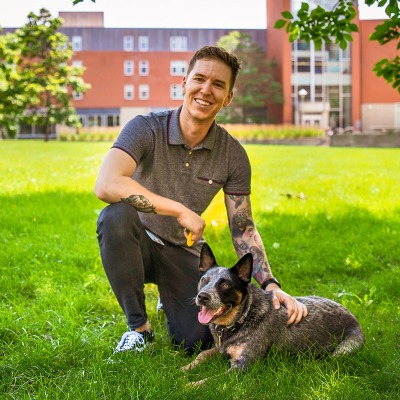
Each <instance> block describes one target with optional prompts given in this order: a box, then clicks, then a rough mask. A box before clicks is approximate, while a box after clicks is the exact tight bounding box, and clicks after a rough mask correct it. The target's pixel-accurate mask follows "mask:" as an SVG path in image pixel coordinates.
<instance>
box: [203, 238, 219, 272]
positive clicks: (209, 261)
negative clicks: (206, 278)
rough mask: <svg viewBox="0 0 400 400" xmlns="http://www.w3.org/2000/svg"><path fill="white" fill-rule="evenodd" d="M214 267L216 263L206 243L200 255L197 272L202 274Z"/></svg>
mask: <svg viewBox="0 0 400 400" xmlns="http://www.w3.org/2000/svg"><path fill="white" fill-rule="evenodd" d="M216 265H217V262H216V261H215V257H214V254H213V252H212V251H211V249H210V246H209V245H208V244H207V243H204V244H203V247H202V248H201V253H200V265H199V271H200V272H201V273H202V274H204V273H205V272H206V271H208V270H209V269H210V268H211V267H215V266H216Z"/></svg>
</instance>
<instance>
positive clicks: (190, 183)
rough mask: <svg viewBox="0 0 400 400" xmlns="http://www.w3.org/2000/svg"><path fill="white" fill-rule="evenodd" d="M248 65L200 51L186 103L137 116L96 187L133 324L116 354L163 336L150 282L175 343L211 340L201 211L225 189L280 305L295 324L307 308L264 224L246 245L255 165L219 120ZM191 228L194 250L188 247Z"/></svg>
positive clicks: (105, 254) (185, 84) (120, 292)
mask: <svg viewBox="0 0 400 400" xmlns="http://www.w3.org/2000/svg"><path fill="white" fill-rule="evenodd" d="M239 69H240V63H239V61H238V59H237V58H236V57H235V56H234V55H232V54H229V53H228V52H226V51H225V50H224V49H222V48H219V47H215V46H206V47H203V48H202V49H200V50H198V51H197V52H196V53H195V54H194V56H193V58H192V59H191V61H190V63H189V67H188V71H187V75H186V76H185V77H184V78H183V80H182V89H183V93H184V96H185V97H184V101H183V104H182V106H181V107H180V108H179V109H177V110H174V111H165V112H160V113H151V114H149V115H147V116H137V117H135V118H134V119H132V120H131V121H130V122H128V124H127V125H126V126H125V127H124V128H123V130H122V131H121V134H120V136H119V137H118V139H117V141H116V142H115V143H114V145H113V147H112V148H111V149H110V150H109V152H108V154H107V155H106V157H105V158H104V160H103V163H102V165H101V167H100V171H99V175H98V178H97V181H96V185H95V193H96V195H97V197H98V198H99V199H101V200H103V201H105V202H107V203H109V206H107V207H105V208H104V210H103V211H102V212H101V214H100V216H99V220H98V231H97V232H98V239H99V245H100V252H101V257H102V261H103V266H104V269H105V272H106V274H107V277H108V279H109V281H110V284H111V287H112V289H113V291H114V293H115V295H116V298H117V300H118V302H119V304H120V306H121V307H122V309H123V311H124V312H125V315H126V317H127V321H128V326H129V331H128V332H126V333H125V334H124V335H123V336H122V338H121V341H120V343H119V344H118V346H117V348H116V351H125V350H136V351H141V350H143V349H144V348H145V347H146V345H147V343H149V342H151V341H153V339H154V333H153V331H152V329H151V326H150V323H149V320H148V318H147V313H146V307H145V296H144V284H145V283H150V282H152V283H155V284H157V285H158V289H159V293H160V297H161V301H162V304H163V308H164V312H165V315H166V319H167V328H168V333H169V335H170V337H171V339H172V340H173V342H174V343H176V344H179V345H183V346H184V348H185V349H187V350H188V351H192V350H194V348H195V347H196V346H197V345H198V344H199V343H200V344H201V345H202V347H207V346H209V345H210V343H211V341H212V338H211V335H210V333H209V330H208V327H207V326H203V325H201V324H200V323H199V322H198V320H197V313H198V309H197V307H196V306H195V304H194V302H193V298H194V297H195V296H196V287H197V282H198V279H199V272H198V265H199V252H200V250H199V249H200V247H201V244H202V243H203V242H204V239H203V232H204V229H205V226H206V224H205V221H204V219H203V218H202V217H201V214H202V213H203V212H204V210H205V209H206V208H207V207H208V205H209V204H210V202H211V200H212V199H213V197H214V196H215V194H216V193H217V192H218V191H219V190H220V189H221V188H222V189H223V190H224V193H225V204H226V209H227V213H228V220H229V226H230V229H231V232H232V239H233V242H234V245H235V249H236V252H237V255H238V256H239V257H241V256H242V255H243V254H245V253H247V252H250V251H251V252H252V253H254V254H257V253H258V257H257V263H256V264H255V265H254V274H253V276H254V278H255V279H256V280H257V282H258V283H259V284H260V285H261V286H262V287H263V288H264V289H265V290H270V291H273V293H274V295H275V299H274V304H275V307H276V308H279V307H280V303H283V304H285V306H286V308H287V311H288V315H289V320H288V323H293V322H295V321H296V322H299V321H300V319H301V318H302V316H305V315H306V314H307V309H306V308H305V307H304V306H303V305H302V304H300V303H298V302H297V301H296V300H295V299H294V298H292V297H291V296H289V295H288V294H286V293H285V292H283V291H282V290H280V286H279V283H278V281H277V280H276V279H275V278H273V275H272V272H271V269H270V267H269V264H268V260H267V256H266V253H265V250H264V247H263V244H262V241H261V238H260V235H259V234H258V232H257V229H256V227H255V225H254V224H253V225H254V226H253V229H252V234H251V247H250V246H242V245H241V244H240V241H241V236H243V232H242V230H244V229H245V228H246V224H248V221H250V222H253V218H252V212H251V205H250V180H251V170H250V164H249V160H248V158H247V155H246V152H245V150H244V149H243V147H242V146H241V145H240V144H239V142H238V141H237V140H235V139H234V138H233V137H231V136H230V135H229V134H228V133H227V132H226V131H225V130H224V129H223V128H222V127H220V126H218V125H217V124H216V123H215V117H216V115H217V114H218V112H219V111H220V110H221V108H222V107H227V106H228V105H229V104H230V102H231V101H232V98H233V87H234V84H235V81H236V77H237V75H238V72H239ZM189 232H190V233H191V235H192V239H193V241H194V242H195V244H194V246H193V247H189V246H188V245H187V244H186V239H187V235H188V233H189ZM239 236H240V238H239ZM239 239H240V241H239ZM247 242H249V243H250V240H248V241H247ZM257 250H258V252H257ZM260 253H261V256H260Z"/></svg>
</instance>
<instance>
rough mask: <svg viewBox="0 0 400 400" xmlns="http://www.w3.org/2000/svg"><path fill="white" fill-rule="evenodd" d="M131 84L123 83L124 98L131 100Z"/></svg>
mask: <svg viewBox="0 0 400 400" xmlns="http://www.w3.org/2000/svg"><path fill="white" fill-rule="evenodd" d="M133 95H134V93H133V85H125V86H124V99H125V100H133Z"/></svg>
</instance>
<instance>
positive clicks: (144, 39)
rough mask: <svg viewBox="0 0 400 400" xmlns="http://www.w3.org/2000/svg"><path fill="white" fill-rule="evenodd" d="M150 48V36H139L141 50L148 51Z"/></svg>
mask: <svg viewBox="0 0 400 400" xmlns="http://www.w3.org/2000/svg"><path fill="white" fill-rule="evenodd" d="M148 50H149V37H148V36H139V51H148Z"/></svg>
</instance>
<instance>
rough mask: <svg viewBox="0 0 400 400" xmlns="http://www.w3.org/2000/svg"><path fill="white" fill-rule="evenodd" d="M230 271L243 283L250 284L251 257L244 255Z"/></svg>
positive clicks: (249, 254)
mask: <svg viewBox="0 0 400 400" xmlns="http://www.w3.org/2000/svg"><path fill="white" fill-rule="evenodd" d="M231 271H232V272H233V273H234V274H236V275H237V276H238V277H239V279H240V280H242V281H243V282H244V283H250V281H251V274H252V273H253V255H252V254H251V253H247V254H245V255H244V256H243V257H242V258H241V259H240V260H239V261H238V262H237V263H236V264H235V265H234V266H233V267H232V268H231Z"/></svg>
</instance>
